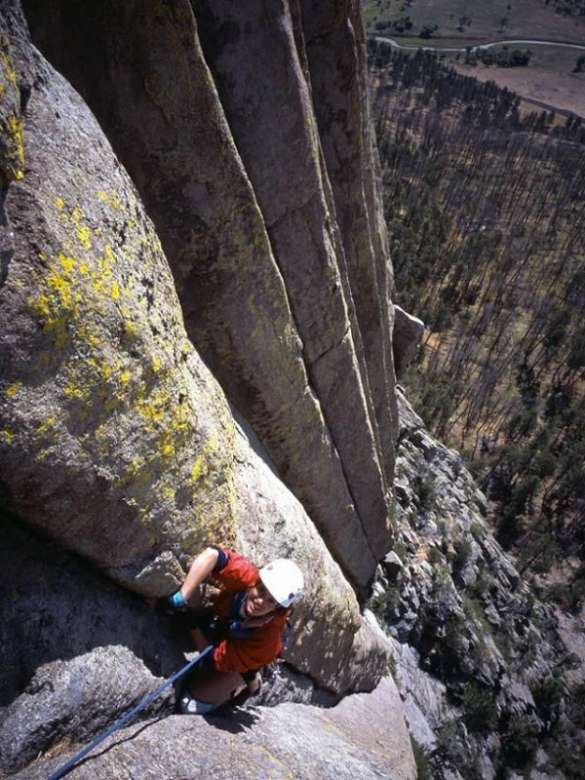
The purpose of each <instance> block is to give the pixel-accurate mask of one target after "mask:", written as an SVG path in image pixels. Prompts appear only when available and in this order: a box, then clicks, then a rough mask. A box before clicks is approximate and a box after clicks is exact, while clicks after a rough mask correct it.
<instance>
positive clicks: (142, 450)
mask: <svg viewBox="0 0 585 780" xmlns="http://www.w3.org/2000/svg"><path fill="white" fill-rule="evenodd" d="M11 22H14V24H15V25H17V24H18V22H17V20H16V17H15V16H14V15H12V12H11V11H10V10H7V13H6V16H5V15H4V13H3V26H4V30H3V39H2V45H3V55H2V62H3V66H4V85H5V89H6V90H7V93H8V95H9V100H3V101H2V104H1V105H0V111H1V112H2V114H3V120H2V121H3V124H9V125H10V126H14V127H16V128H20V130H19V131H18V132H19V133H20V136H19V138H20V140H21V143H22V149H21V150H20V152H19V155H20V156H21V157H22V169H19V170H17V171H16V172H15V173H14V172H13V169H12V168H11V164H12V163H11V160H12V158H11V157H10V150H8V153H7V156H6V158H3V160H2V170H3V174H4V177H5V178H8V179H9V180H10V177H11V176H12V178H13V180H12V181H11V182H10V184H9V186H8V187H7V188H6V191H5V193H4V197H3V215H4V217H3V222H4V227H3V233H4V239H3V245H4V247H5V250H6V252H7V255H6V256H7V257H8V258H9V260H8V262H7V263H6V264H5V270H4V278H3V284H2V288H1V290H0V297H1V306H0V330H1V333H2V344H1V347H0V360H1V362H2V394H1V411H0V414H1V417H0V430H1V432H2V433H1V435H0V448H1V449H0V458H1V461H2V483H3V489H4V491H5V493H6V494H7V500H8V501H9V503H10V505H11V506H12V507H14V508H15V509H16V510H17V511H18V512H19V514H20V515H21V516H23V517H25V518H26V519H27V521H28V522H30V523H33V524H35V525H36V526H37V527H39V528H42V529H44V530H46V531H47V532H49V533H50V534H51V536H53V537H54V538H58V539H60V540H61V541H62V542H63V543H64V544H65V545H66V546H68V547H70V548H71V549H75V550H76V551H77V552H79V553H81V554H82V555H84V556H86V557H87V558H89V559H90V560H93V561H95V562H97V563H99V564H100V565H102V566H106V567H107V569H108V571H109V573H110V574H111V576H112V577H114V578H115V579H116V580H117V581H119V582H125V583H128V584H130V583H131V584H132V587H133V588H134V589H136V590H141V591H142V592H156V591H157V590H158V591H159V592H164V591H165V590H168V589H169V587H172V584H173V582H174V581H177V579H178V578H179V577H180V575H181V564H183V565H184V563H185V558H186V557H188V556H189V555H190V554H192V553H193V551H195V550H196V549H197V548H198V547H199V546H200V545H201V543H202V542H203V543H204V542H205V540H211V539H213V538H226V539H233V538H234V496H233V484H234V483H233V480H234V474H233V471H234V468H233V438H234V429H233V423H232V417H231V413H230V410H229V407H228V405H227V403H226V400H225V397H224V395H223V393H222V392H221V389H220V387H219V385H218V384H217V382H216V381H215V380H214V379H213V377H212V376H211V374H210V372H209V370H208V369H207V368H206V367H205V365H204V364H203V362H202V360H201V359H200V358H199V356H198V355H197V354H196V352H195V350H194V349H193V347H192V345H191V344H190V343H189V341H188V340H187V337H186V334H185V331H184V328H183V322H182V315H181V309H180V305H179V301H178V299H177V297H176V294H175V291H174V286H173V279H172V276H171V274H170V272H169V269H168V265H167V263H166V260H165V257H164V254H163V252H162V249H161V247H160V243H159V241H158V238H157V236H156V233H155V231H154V229H153V226H152V223H151V222H150V220H149V219H148V217H147V216H146V214H145V212H144V209H143V207H142V205H141V203H140V201H139V199H138V197H137V194H136V191H135V189H134V187H133V185H132V183H131V181H130V179H129V177H128V176H127V174H126V173H125V172H124V170H123V169H122V168H121V167H120V165H119V163H118V162H117V160H116V158H115V156H114V154H113V153H112V150H111V148H110V146H109V144H108V143H107V141H106V139H105V137H104V136H103V133H102V132H101V130H100V128H99V126H98V124H97V122H96V121H95V119H94V117H93V116H92V114H91V112H90V111H89V109H88V108H87V106H86V105H85V104H84V103H83V101H82V100H81V99H80V98H79V96H78V95H77V94H76V93H75V92H74V91H73V90H72V89H71V87H70V86H69V85H68V84H67V82H66V81H65V80H64V79H63V78H62V77H61V76H59V75H58V74H57V73H55V72H54V71H53V70H52V69H51V68H50V67H49V66H48V65H47V64H46V63H44V62H43V61H42V60H41V59H40V58H39V56H38V55H37V54H35V52H34V50H33V49H32V47H31V46H30V44H28V45H27V43H26V41H25V40H24V39H23V35H22V26H20V27H16V29H10V28H9V29H6V25H7V24H10V23H11ZM7 34H9V35H10V41H11V45H10V49H9V48H7V43H6V41H7V37H6V36H7ZM23 127H24V132H23V131H22V128H23ZM21 136H22V137H21ZM195 497H196V501H195Z"/></svg>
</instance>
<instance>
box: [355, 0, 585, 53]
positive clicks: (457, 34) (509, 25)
mask: <svg viewBox="0 0 585 780" xmlns="http://www.w3.org/2000/svg"><path fill="white" fill-rule="evenodd" d="M362 14H363V17H364V23H365V25H366V28H367V29H368V31H369V32H375V31H376V24H377V23H384V22H392V21H397V20H398V19H401V18H402V19H405V18H407V17H408V18H409V19H410V21H411V23H412V25H413V27H412V29H411V30H410V31H409V30H405V31H404V32H405V33H406V34H410V35H417V34H418V33H419V32H420V31H421V29H422V28H423V27H424V26H425V25H430V26H434V25H438V28H439V29H438V30H437V31H436V33H434V36H433V37H434V38H437V37H440V38H457V39H458V40H462V39H470V38H472V39H475V40H476V41H477V40H479V41H482V40H496V39H498V38H522V37H525V38H543V37H545V38H547V39H553V40H558V41H566V42H571V43H585V17H566V16H563V15H562V14H559V13H557V12H556V11H555V10H554V9H553V8H551V7H550V6H547V5H545V2H544V0H366V1H365V2H364V3H363V5H362ZM396 32H397V31H396V30H390V29H389V30H388V31H387V34H388V35H394V34H396ZM463 45H465V42H464V44H463Z"/></svg>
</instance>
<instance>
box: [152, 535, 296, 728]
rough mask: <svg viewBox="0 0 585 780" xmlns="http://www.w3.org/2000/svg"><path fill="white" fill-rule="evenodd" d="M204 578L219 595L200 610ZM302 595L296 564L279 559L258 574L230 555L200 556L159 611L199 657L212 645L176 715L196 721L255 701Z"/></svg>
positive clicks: (214, 551)
mask: <svg viewBox="0 0 585 780" xmlns="http://www.w3.org/2000/svg"><path fill="white" fill-rule="evenodd" d="M208 578H212V579H213V580H214V581H215V582H216V583H217V585H218V586H219V593H217V594H216V595H215V596H212V597H211V600H210V601H211V605H210V606H207V607H203V598H204V594H203V589H202V588H201V587H200V586H201V585H202V583H204V581H206V580H207V579H208ZM302 590H303V574H302V572H301V571H300V569H299V567H298V566H297V565H296V563H294V562H293V561H290V560H287V559H284V558H279V559H277V560H275V561H273V562H272V563H269V564H268V565H267V566H264V567H263V568H262V569H258V568H257V567H256V566H254V564H252V563H250V561H248V560H247V559H246V558H244V556H243V555H240V554H239V553H237V552H234V551H233V550H225V549H222V548H220V547H215V546H210V547H207V548H206V549H205V550H204V551H203V552H202V553H200V554H199V555H198V556H197V557H196V558H195V560H194V561H193V563H192V565H191V568H190V569H189V573H188V574H187V577H186V579H185V582H184V583H183V585H182V586H181V588H180V590H178V591H177V592H176V593H173V594H172V595H171V596H169V597H168V598H166V599H163V600H162V602H161V604H160V606H162V608H163V611H165V612H166V613H167V614H179V615H181V616H182V618H183V619H185V620H186V622H187V624H188V626H189V628H190V630H191V636H192V637H193V640H194V642H195V647H196V649H197V650H199V651H201V650H203V649H204V648H206V647H207V646H208V645H210V644H212V645H214V650H213V652H212V653H211V654H209V656H208V660H207V662H206V663H204V664H203V665H202V668H197V670H196V671H195V673H194V674H193V675H192V676H190V677H189V679H188V680H187V682H186V684H185V688H184V691H183V692H182V693H181V694H180V696H179V710H180V712H182V713H183V714H198V715H201V714H205V713H207V712H211V711H212V710H214V709H216V708H217V707H219V706H220V705H221V704H223V703H224V702H226V701H228V700H234V699H235V698H236V697H237V699H236V700H237V701H238V702H239V701H242V700H243V699H244V698H247V697H248V696H253V695H255V694H257V693H258V692H259V690H260V685H261V678H260V669H261V668H262V667H263V666H265V665H266V664H269V663H270V662H271V661H273V660H274V659H275V658H277V657H278V655H279V654H280V653H281V651H282V649H283V646H284V642H283V634H284V631H285V628H286V624H287V618H288V617H289V615H290V614H291V613H292V606H293V604H295V603H296V602H297V601H298V599H299V598H300V596H301V593H302Z"/></svg>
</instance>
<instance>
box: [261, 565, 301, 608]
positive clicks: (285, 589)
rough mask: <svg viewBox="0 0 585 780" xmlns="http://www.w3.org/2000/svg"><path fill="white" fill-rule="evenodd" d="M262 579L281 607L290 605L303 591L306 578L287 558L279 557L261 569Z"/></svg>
mask: <svg viewBox="0 0 585 780" xmlns="http://www.w3.org/2000/svg"><path fill="white" fill-rule="evenodd" d="M260 579H261V580H262V582H263V583H264V586H265V588H266V590H267V591H268V592H269V593H270V595H271V596H272V598H273V599H274V600H275V601H277V602H278V603H279V604H280V606H281V607H290V606H292V605H293V604H294V603H295V602H296V601H298V600H299V599H300V597H301V595H302V592H303V586H304V584H305V580H304V577H303V573H302V571H301V570H300V569H299V567H298V566H297V565H296V563H294V561H289V560H288V559H287V558H277V559H276V560H275V561H272V563H269V564H268V565H267V566H263V567H262V568H261V569H260Z"/></svg>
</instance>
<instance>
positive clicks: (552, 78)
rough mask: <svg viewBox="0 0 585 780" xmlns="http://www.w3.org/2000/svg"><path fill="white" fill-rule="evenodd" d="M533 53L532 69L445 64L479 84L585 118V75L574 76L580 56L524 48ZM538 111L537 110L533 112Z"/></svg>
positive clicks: (451, 59) (565, 51) (554, 49)
mask: <svg viewBox="0 0 585 780" xmlns="http://www.w3.org/2000/svg"><path fill="white" fill-rule="evenodd" d="M522 48H529V49H530V50H531V51H532V59H531V60H530V65H528V66H527V67H525V68H495V67H493V66H492V67H489V68H487V67H485V65H482V64H481V63H480V64H479V65H476V66H470V65H465V64H463V58H462V57H461V58H460V59H459V60H456V59H455V58H454V57H448V58H447V60H446V61H448V62H449V64H450V65H453V67H454V68H455V69H456V70H457V71H458V72H459V73H462V74H463V75H465V76H473V77H475V78H477V79H479V80H480V81H495V82H496V84H497V85H498V86H499V87H508V89H512V90H514V92H517V93H518V94H519V95H521V96H522V97H524V98H528V99H530V100H536V101H538V102H541V103H546V104H548V105H551V106H555V107H556V108H560V109H564V110H566V111H572V112H574V113H575V114H578V115H579V116H582V117H584V118H585V73H572V70H573V68H574V66H575V61H576V59H577V52H574V51H571V50H570V49H560V48H558V47H556V46H533V47H529V46H528V47H522ZM533 110H537V109H533Z"/></svg>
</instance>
